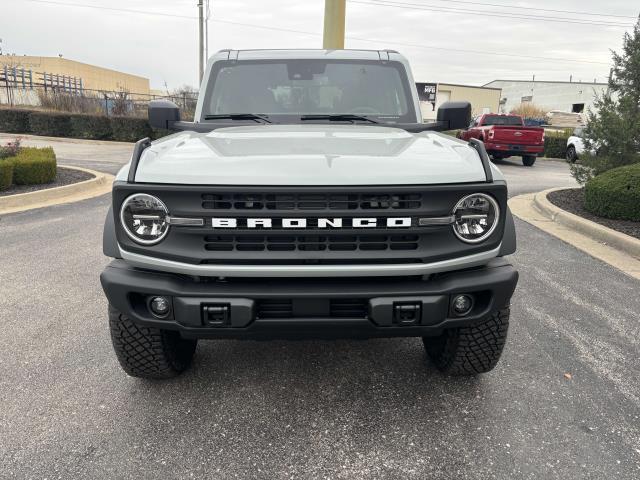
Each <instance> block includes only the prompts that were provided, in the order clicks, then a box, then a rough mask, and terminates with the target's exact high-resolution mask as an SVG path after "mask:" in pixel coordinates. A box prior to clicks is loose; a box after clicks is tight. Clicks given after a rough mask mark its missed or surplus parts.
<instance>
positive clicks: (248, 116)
mask: <svg viewBox="0 0 640 480" xmlns="http://www.w3.org/2000/svg"><path fill="white" fill-rule="evenodd" d="M204 119H205V120H224V119H230V120H261V121H263V122H264V123H273V122H272V121H271V120H269V117H268V116H266V115H261V114H259V113H223V114H220V115H205V116H204Z"/></svg>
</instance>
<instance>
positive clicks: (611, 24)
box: [349, 0, 633, 28]
mask: <svg viewBox="0 0 640 480" xmlns="http://www.w3.org/2000/svg"><path fill="white" fill-rule="evenodd" d="M349 2H351V3H358V4H362V5H375V6H378V7H392V8H402V9H406V10H421V11H429V12H441V13H453V14H464V15H467V14H473V15H480V16H484V17H497V18H511V19H517V20H533V21H539V22H555V23H572V24H576V25H592V26H601V27H621V28H629V27H633V25H631V24H624V23H615V22H595V21H590V20H586V19H572V18H555V17H547V16H542V15H524V14H518V13H509V12H504V13H500V12H496V13H490V12H486V11H483V10H469V9H463V8H449V7H428V6H424V5H423V4H416V3H401V2H392V1H388V0H383V1H381V0H374V1H364V0H349Z"/></svg>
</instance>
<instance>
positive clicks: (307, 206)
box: [201, 193, 422, 211]
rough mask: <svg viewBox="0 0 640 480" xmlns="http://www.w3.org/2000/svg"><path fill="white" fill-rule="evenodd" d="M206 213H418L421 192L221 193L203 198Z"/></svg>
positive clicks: (205, 195) (206, 194)
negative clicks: (402, 211) (404, 211)
mask: <svg viewBox="0 0 640 480" xmlns="http://www.w3.org/2000/svg"><path fill="white" fill-rule="evenodd" d="M201 198H202V208H203V209H205V210H241V211H246V210H300V211H317V210H358V209H360V210H401V209H402V210H416V209H419V208H421V207H422V195H421V194H419V193H385V194H377V193H360V194H348V193H328V194H323V193H286V194H260V193H255V194H254V193H252V194H244V193H221V194H209V193H205V194H202V195H201Z"/></svg>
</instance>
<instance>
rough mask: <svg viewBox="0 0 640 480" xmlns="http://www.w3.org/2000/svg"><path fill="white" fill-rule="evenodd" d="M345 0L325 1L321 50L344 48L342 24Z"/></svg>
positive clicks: (343, 22)
mask: <svg viewBox="0 0 640 480" xmlns="http://www.w3.org/2000/svg"><path fill="white" fill-rule="evenodd" d="M346 3H347V0H325V3H324V38H323V42H322V46H323V48H325V49H327V50H342V49H343V48H344V24H345V15H346Z"/></svg>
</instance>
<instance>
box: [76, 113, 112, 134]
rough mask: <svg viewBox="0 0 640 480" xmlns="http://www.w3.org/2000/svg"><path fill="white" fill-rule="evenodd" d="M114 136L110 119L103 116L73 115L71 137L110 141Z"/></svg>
mask: <svg viewBox="0 0 640 480" xmlns="http://www.w3.org/2000/svg"><path fill="white" fill-rule="evenodd" d="M112 135H113V131H112V130H111V122H110V121H109V117H105V116H102V115H83V114H76V115H71V136H72V137H74V138H87V139H90V140H109V139H110V138H111V137H112Z"/></svg>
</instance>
